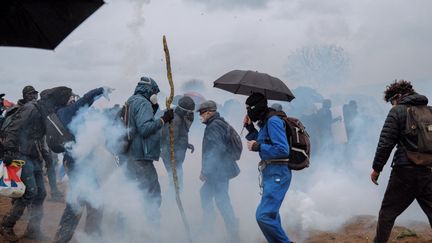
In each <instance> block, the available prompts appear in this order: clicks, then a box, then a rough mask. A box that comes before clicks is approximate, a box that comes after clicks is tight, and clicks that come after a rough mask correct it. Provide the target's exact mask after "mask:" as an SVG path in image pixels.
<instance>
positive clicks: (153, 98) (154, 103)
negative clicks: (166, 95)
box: [149, 94, 158, 105]
mask: <svg viewBox="0 0 432 243" xmlns="http://www.w3.org/2000/svg"><path fill="white" fill-rule="evenodd" d="M149 100H150V102H151V103H152V104H153V105H156V104H157V103H158V98H157V94H152V95H151V96H150V98H149Z"/></svg>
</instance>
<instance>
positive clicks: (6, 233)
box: [0, 226, 19, 242]
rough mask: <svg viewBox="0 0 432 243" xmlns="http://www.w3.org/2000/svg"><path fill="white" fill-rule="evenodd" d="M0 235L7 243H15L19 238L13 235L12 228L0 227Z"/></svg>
mask: <svg viewBox="0 0 432 243" xmlns="http://www.w3.org/2000/svg"><path fill="white" fill-rule="evenodd" d="M0 234H1V235H2V236H3V239H5V240H7V241H9V242H16V241H18V240H19V238H18V236H17V235H16V234H15V232H14V230H13V228H9V227H4V226H0Z"/></svg>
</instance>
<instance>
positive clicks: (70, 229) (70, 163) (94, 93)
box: [41, 87, 113, 243]
mask: <svg viewBox="0 0 432 243" xmlns="http://www.w3.org/2000/svg"><path fill="white" fill-rule="evenodd" d="M112 91H113V89H111V88H109V87H101V88H96V89H93V90H90V91H89V92H87V93H86V94H85V95H84V96H83V97H81V98H79V99H78V100H76V101H75V98H76V97H77V95H76V94H72V95H71V96H70V97H69V100H68V104H67V105H66V106H64V107H62V108H60V109H58V110H57V112H56V114H57V117H58V118H59V120H60V122H61V123H62V125H63V126H64V127H65V128H66V129H67V130H68V131H69V133H70V134H71V135H72V137H74V134H73V133H72V131H71V130H70V129H69V124H70V123H71V122H72V120H73V118H74V117H75V116H76V115H77V113H78V111H79V110H80V109H81V108H83V107H87V106H91V105H92V104H93V103H94V102H95V101H96V100H97V99H98V98H100V97H102V95H105V96H106V95H108V94H110V93H111V92H112ZM42 95H45V94H41V96H42ZM106 98H107V99H108V97H107V96H106ZM63 164H64V165H65V167H66V169H67V170H66V172H67V175H68V178H69V183H70V186H69V190H73V189H74V188H73V186H75V185H76V184H79V183H76V180H77V179H76V174H77V173H79V172H77V171H79V170H78V169H77V168H76V163H75V159H74V158H73V157H72V156H71V154H70V153H69V152H68V151H65V153H64V157H63ZM78 198H79V196H78ZM70 201H72V202H76V203H70ZM84 207H85V208H86V210H87V218H86V221H87V222H91V223H86V224H85V229H84V230H85V232H86V233H88V234H91V233H97V232H99V231H100V228H99V227H100V225H101V221H102V216H103V213H102V209H100V208H94V207H92V205H91V204H90V203H89V202H87V201H85V200H82V199H81V198H80V199H78V200H69V201H68V202H66V208H65V209H64V211H63V214H62V217H61V219H60V223H59V227H58V229H57V232H56V234H55V237H54V241H53V242H54V243H66V242H69V241H70V240H71V239H72V236H73V234H74V232H75V229H76V227H77V226H78V223H79V221H80V219H81V215H82V211H83V209H84Z"/></svg>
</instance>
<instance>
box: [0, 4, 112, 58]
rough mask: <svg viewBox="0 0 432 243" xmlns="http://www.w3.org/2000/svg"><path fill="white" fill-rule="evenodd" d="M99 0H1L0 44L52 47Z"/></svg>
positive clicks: (97, 5) (93, 8) (66, 34)
mask: <svg viewBox="0 0 432 243" xmlns="http://www.w3.org/2000/svg"><path fill="white" fill-rule="evenodd" d="M103 4H104V1H103V0H62V1H59V0H40V1H34V0H2V1H1V3H0V46H19V47H33V48H42V49H50V50H54V49H55V48H56V47H57V45H58V44H60V42H62V41H63V40H64V39H65V38H66V37H67V36H68V35H69V34H70V33H71V32H72V31H73V30H74V29H75V28H76V27H78V26H79V25H80V24H81V23H82V22H83V21H84V20H85V19H87V17H89V16H90V15H91V14H93V13H94V12H95V11H96V10H97V9H98V8H99V7H100V6H102V5H103Z"/></svg>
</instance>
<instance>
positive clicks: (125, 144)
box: [117, 102, 132, 153]
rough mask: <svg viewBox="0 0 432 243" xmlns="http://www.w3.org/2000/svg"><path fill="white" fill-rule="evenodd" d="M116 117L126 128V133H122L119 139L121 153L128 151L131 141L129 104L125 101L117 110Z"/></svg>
mask: <svg viewBox="0 0 432 243" xmlns="http://www.w3.org/2000/svg"><path fill="white" fill-rule="evenodd" d="M117 119H119V120H120V121H121V124H122V125H123V126H124V128H125V129H126V134H125V135H123V137H122V139H121V142H120V143H121V145H120V152H121V153H127V152H128V151H129V148H130V145H131V142H132V136H131V134H130V129H129V104H128V103H127V102H125V104H124V105H123V107H122V108H121V110H120V111H119V113H118V115H117Z"/></svg>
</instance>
